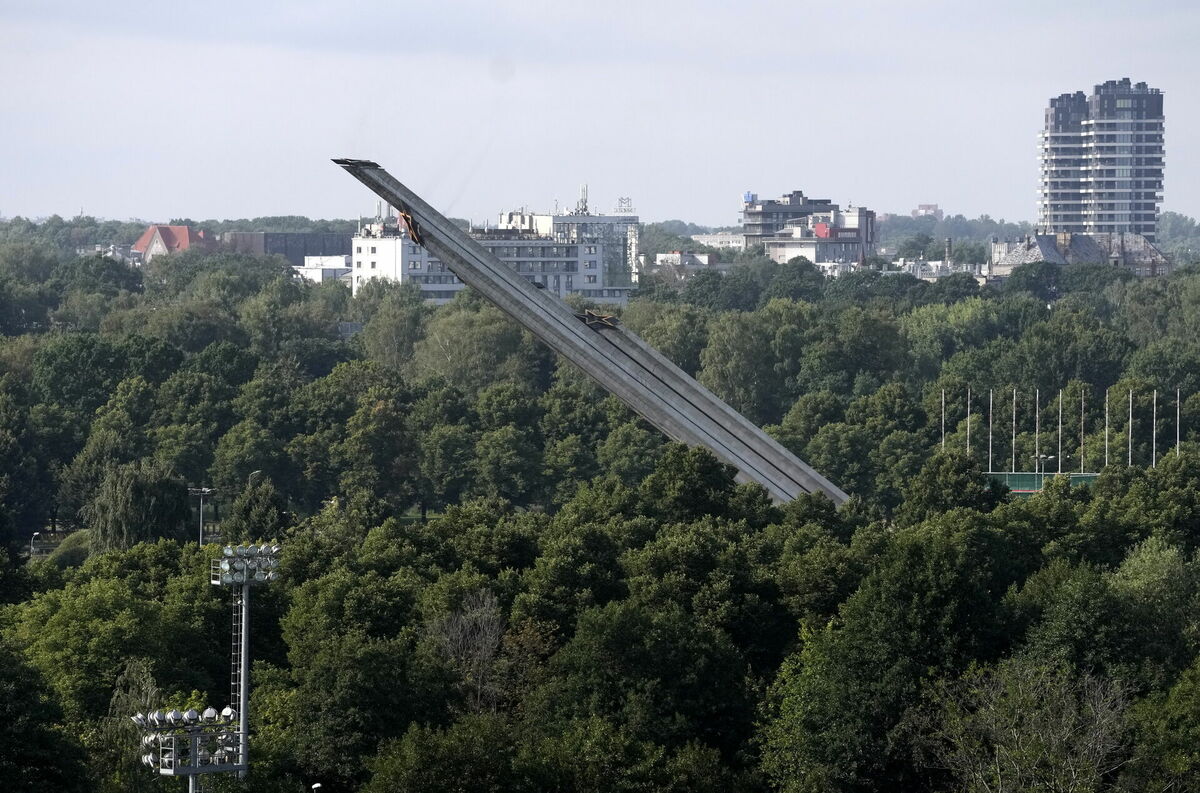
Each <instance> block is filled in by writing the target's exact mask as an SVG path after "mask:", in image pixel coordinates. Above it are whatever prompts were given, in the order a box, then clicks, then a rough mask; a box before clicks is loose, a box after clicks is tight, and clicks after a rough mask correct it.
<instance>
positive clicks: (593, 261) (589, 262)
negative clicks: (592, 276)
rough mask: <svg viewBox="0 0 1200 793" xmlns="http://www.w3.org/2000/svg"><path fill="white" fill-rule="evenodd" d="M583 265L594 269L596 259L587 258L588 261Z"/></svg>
mask: <svg viewBox="0 0 1200 793" xmlns="http://www.w3.org/2000/svg"><path fill="white" fill-rule="evenodd" d="M584 267H586V268H587V269H589V270H595V269H596V261H595V260H594V259H592V260H589V261H588V263H587V264H585V265H584Z"/></svg>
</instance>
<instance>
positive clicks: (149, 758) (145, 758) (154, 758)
mask: <svg viewBox="0 0 1200 793" xmlns="http://www.w3.org/2000/svg"><path fill="white" fill-rule="evenodd" d="M142 762H143V763H144V764H146V765H148V766H150V767H151V768H153V767H154V766H155V765H156V764H157V763H158V755H156V754H154V752H150V753H148V754H144V755H142Z"/></svg>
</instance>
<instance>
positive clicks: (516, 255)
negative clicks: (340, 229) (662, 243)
mask: <svg viewBox="0 0 1200 793" xmlns="http://www.w3.org/2000/svg"><path fill="white" fill-rule="evenodd" d="M471 233H472V236H474V237H475V239H477V240H478V241H479V242H480V243H481V244H482V245H483V246H484V247H485V248H487V249H488V251H489V252H491V253H494V254H495V255H496V256H497V257H499V258H500V259H501V261H503V262H504V263H505V264H507V265H508V266H509V267H511V268H512V269H513V270H515V271H516V272H517V273H519V274H520V275H521V276H522V277H523V278H525V279H526V280H528V281H530V282H531V283H533V284H534V285H535V286H537V287H539V288H541V289H545V290H546V291H548V292H550V293H551V294H553V295H556V296H558V297H566V296H567V295H578V296H580V297H583V298H585V299H587V300H591V301H594V302H597V303H618V304H622V303H625V302H626V301H627V300H628V298H629V293H630V292H631V291H632V289H633V287H632V286H631V285H630V284H627V283H623V284H613V283H611V282H609V281H607V280H606V279H605V277H604V274H605V271H604V255H605V251H604V244H603V243H601V242H597V241H591V242H579V243H573V242H564V241H562V240H559V239H555V238H553V237H545V236H540V235H538V234H536V233H534V232H532V231H523V230H520V229H493V230H488V231H473V232H471ZM351 244H352V247H353V252H352V253H351V275H350V287H351V290H352V291H353V292H354V294H358V290H359V289H361V288H362V286H363V284H365V283H367V282H368V281H370V280H371V279H372V278H384V279H387V280H391V281H399V282H401V283H412V284H416V285H417V286H418V287H420V289H421V292H422V293H423V294H424V296H425V298H426V300H428V301H429V302H432V303H445V302H446V301H448V300H450V299H452V298H453V297H454V296H455V295H456V294H458V292H460V291H461V290H462V289H463V287H464V286H465V285H464V284H463V283H462V282H461V281H460V280H458V277H457V276H455V275H454V273H453V272H451V271H450V270H449V269H448V268H447V267H446V265H445V264H443V263H442V262H440V261H438V259H437V258H436V257H434V256H432V255H431V254H430V253H429V252H428V251H427V250H425V248H423V247H421V246H420V245H418V244H416V243H415V242H413V241H412V239H410V238H409V236H408V232H407V231H406V230H405V229H404V227H403V226H401V225H398V224H397V223H396V222H395V221H394V220H391V219H388V220H386V221H377V222H375V223H371V224H367V225H365V226H363V228H362V230H361V231H360V232H359V233H358V234H357V235H356V236H355V237H354V239H353V240H352V242H351Z"/></svg>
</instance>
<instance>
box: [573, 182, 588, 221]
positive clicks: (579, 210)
mask: <svg viewBox="0 0 1200 793" xmlns="http://www.w3.org/2000/svg"><path fill="white" fill-rule="evenodd" d="M587 193H588V191H587V185H586V184H582V185H580V186H579V201H578V202H576V204H575V214H576V215H586V214H587V213H588V195H587Z"/></svg>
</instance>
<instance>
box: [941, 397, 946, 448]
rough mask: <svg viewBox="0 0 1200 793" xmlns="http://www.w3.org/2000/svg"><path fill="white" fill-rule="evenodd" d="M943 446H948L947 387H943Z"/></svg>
mask: <svg viewBox="0 0 1200 793" xmlns="http://www.w3.org/2000/svg"><path fill="white" fill-rule="evenodd" d="M942 448H943V449H945V448H946V389H944V388H943V389H942Z"/></svg>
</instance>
